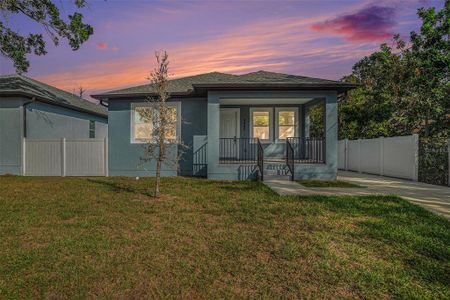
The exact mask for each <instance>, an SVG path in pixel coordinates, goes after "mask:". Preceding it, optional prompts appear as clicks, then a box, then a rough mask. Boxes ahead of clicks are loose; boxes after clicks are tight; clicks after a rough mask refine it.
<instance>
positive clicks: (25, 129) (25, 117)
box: [22, 97, 36, 138]
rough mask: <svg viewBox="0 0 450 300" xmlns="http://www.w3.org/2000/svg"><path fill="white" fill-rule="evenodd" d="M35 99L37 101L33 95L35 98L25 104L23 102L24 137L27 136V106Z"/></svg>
mask: <svg viewBox="0 0 450 300" xmlns="http://www.w3.org/2000/svg"><path fill="white" fill-rule="evenodd" d="M35 101H36V98H35V97H33V98H31V100H30V101H27V102H25V103H24V104H22V107H23V137H24V138H26V137H27V108H26V106H27V105H28V104H31V103H33V102H35Z"/></svg>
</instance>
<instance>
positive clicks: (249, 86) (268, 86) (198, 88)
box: [91, 83, 359, 101]
mask: <svg viewBox="0 0 450 300" xmlns="http://www.w3.org/2000/svg"><path fill="white" fill-rule="evenodd" d="M192 86H193V87H194V90H193V91H186V92H172V93H169V94H170V96H171V97H183V96H195V95H202V94H204V93H205V92H206V91H208V90H241V91H242V90H255V89H258V90H299V89H301V90H335V91H338V92H339V93H342V92H346V91H348V90H351V89H355V88H357V87H358V86H359V85H357V84H353V83H339V84H334V83H332V84H298V83H295V84H285V83H245V84H236V83H201V84H193V85H192ZM156 95H157V94H156V93H110V94H108V93H105V94H95V95H91V97H92V98H94V99H97V100H102V101H108V100H112V99H118V98H131V97H137V98H143V97H151V96H156Z"/></svg>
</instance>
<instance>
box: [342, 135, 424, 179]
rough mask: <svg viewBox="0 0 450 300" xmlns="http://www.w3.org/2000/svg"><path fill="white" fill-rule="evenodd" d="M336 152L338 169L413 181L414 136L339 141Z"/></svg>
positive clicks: (416, 173) (415, 166)
mask: <svg viewBox="0 0 450 300" xmlns="http://www.w3.org/2000/svg"><path fill="white" fill-rule="evenodd" d="M345 145H347V147H346V146H345ZM338 151H339V153H338V157H339V163H338V165H339V168H340V169H347V170H350V171H358V172H365V173H370V174H377V175H385V176H391V177H398V178H406V179H411V180H416V181H417V178H418V177H417V176H418V136H417V135H410V136H398V137H389V138H382V137H381V138H376V139H361V140H353V141H347V143H345V140H343V141H339V147H338ZM341 161H342V162H341Z"/></svg>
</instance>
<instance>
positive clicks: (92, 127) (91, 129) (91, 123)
mask: <svg viewBox="0 0 450 300" xmlns="http://www.w3.org/2000/svg"><path fill="white" fill-rule="evenodd" d="M89 138H90V139H95V121H92V120H90V121H89Z"/></svg>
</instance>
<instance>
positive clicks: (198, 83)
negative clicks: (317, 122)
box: [92, 71, 357, 100]
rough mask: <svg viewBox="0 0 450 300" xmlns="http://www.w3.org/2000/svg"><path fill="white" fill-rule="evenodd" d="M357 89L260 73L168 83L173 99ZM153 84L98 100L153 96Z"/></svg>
mask: <svg viewBox="0 0 450 300" xmlns="http://www.w3.org/2000/svg"><path fill="white" fill-rule="evenodd" d="M355 87H357V85H355V84H351V83H346V82H341V81H334V80H327V79H320V78H312V77H305V76H298V75H288V74H282V73H274V72H266V71H258V72H253V73H248V74H243V75H231V74H225V73H219V72H212V73H206V74H200V75H195V76H189V77H183V78H178V79H172V80H169V93H171V94H172V95H192V94H196V93H201V92H202V91H204V90H211V89H241V90H242V89H326V90H331V89H332V90H337V91H338V92H344V91H347V90H350V89H353V88H355ZM154 93H155V90H154V87H153V85H152V84H144V85H139V86H135V87H130V88H125V89H120V90H114V91H110V92H106V93H102V94H98V95H92V97H94V98H96V99H102V100H104V99H107V98H115V97H124V96H137V95H148V94H154Z"/></svg>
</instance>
